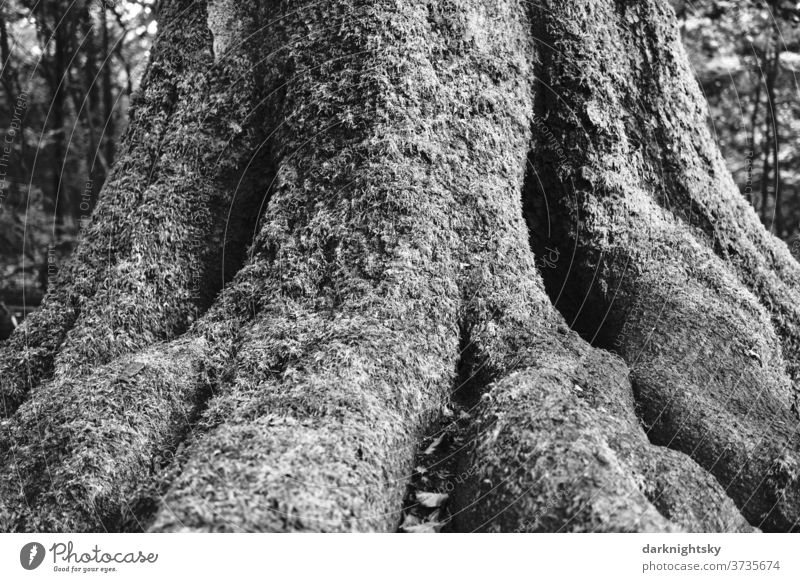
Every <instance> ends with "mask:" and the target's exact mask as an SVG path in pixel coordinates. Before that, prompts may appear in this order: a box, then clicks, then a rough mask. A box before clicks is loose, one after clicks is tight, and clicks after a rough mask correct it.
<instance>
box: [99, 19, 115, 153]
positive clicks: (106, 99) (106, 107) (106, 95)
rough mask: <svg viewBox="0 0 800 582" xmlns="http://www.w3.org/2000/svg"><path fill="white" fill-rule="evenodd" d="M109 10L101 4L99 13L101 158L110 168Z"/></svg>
mask: <svg viewBox="0 0 800 582" xmlns="http://www.w3.org/2000/svg"><path fill="white" fill-rule="evenodd" d="M108 10H111V9H110V8H108V7H107V6H105V5H103V9H102V10H101V11H100V14H101V17H100V18H101V20H100V22H101V26H102V27H103V30H102V50H103V53H102V54H104V55H106V57H107V60H106V62H105V65H104V66H103V120H104V123H105V131H104V133H103V136H102V141H103V158H104V161H105V164H104V166H105V167H106V168H110V167H111V165H112V164H113V163H114V137H115V133H116V124H115V123H114V98H113V85H112V81H111V53H110V52H109V39H108V34H109V24H108V19H107V18H108V17H107V12H108Z"/></svg>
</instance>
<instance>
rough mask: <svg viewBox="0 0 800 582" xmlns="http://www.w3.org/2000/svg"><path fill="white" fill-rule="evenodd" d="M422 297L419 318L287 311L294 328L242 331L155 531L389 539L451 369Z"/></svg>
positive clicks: (445, 330) (450, 329) (444, 340)
mask: <svg viewBox="0 0 800 582" xmlns="http://www.w3.org/2000/svg"><path fill="white" fill-rule="evenodd" d="M426 299H430V300H431V301H432V302H433V304H432V305H430V307H429V309H431V311H430V312H427V310H420V311H418V312H416V313H415V312H413V311H404V312H403V311H397V312H395V313H389V312H386V311H384V313H382V315H381V317H380V318H379V319H375V318H374V317H369V316H365V315H359V314H356V313H353V311H352V310H349V309H345V310H344V312H345V313H348V312H349V313H350V314H349V315H345V314H343V313H341V312H340V313H339V314H336V315H334V314H330V315H328V314H324V315H311V314H297V313H296V312H294V309H292V311H293V312H294V314H295V315H299V316H300V319H299V321H298V320H295V318H294V317H291V318H287V317H286V316H285V315H283V314H281V315H279V316H271V317H265V318H263V320H262V321H260V322H259V323H258V324H256V325H254V326H253V328H252V329H251V330H250V332H249V333H248V334H247V336H246V337H245V338H244V343H243V349H242V352H241V353H240V355H239V358H238V360H237V367H238V369H239V375H238V379H237V381H236V382H235V385H234V386H233V387H231V388H229V389H228V390H227V391H226V393H225V394H224V395H220V396H218V397H216V398H215V399H214V400H213V401H212V405H211V407H210V409H209V410H208V411H206V413H205V414H204V416H203V422H202V423H201V425H200V426H199V427H198V430H197V431H196V432H195V435H194V438H193V439H192V441H191V443H190V445H189V447H188V449H187V451H186V454H187V456H188V458H189V460H188V461H187V463H186V465H185V466H184V467H183V471H182V473H181V475H180V477H179V478H178V480H177V482H175V483H174V484H173V486H172V488H171V490H170V492H169V494H168V495H167V496H166V498H165V501H164V504H163V508H162V510H161V511H160V513H159V516H158V518H157V520H156V523H155V524H154V526H153V528H154V530H156V531H161V530H193V531H198V530H199V531H301V530H311V531H374V530H390V529H392V528H394V527H396V526H397V522H398V519H399V511H400V502H401V500H402V497H403V492H404V489H405V487H406V484H407V481H408V479H409V478H410V474H411V473H410V472H411V470H412V461H413V458H414V453H415V452H416V446H417V443H418V442H419V439H420V438H421V435H422V432H423V430H424V429H425V428H426V427H427V425H428V423H429V422H430V421H431V420H432V419H433V418H435V416H436V415H437V414H438V412H439V411H440V410H441V407H442V404H443V403H444V401H445V400H446V397H447V394H448V388H449V386H450V385H451V383H452V381H453V374H454V369H455V357H456V353H457V335H456V330H455V327H454V325H453V323H452V322H451V325H450V326H447V325H441V323H442V322H441V319H440V317H439V315H440V313H441V312H439V313H436V312H437V311H438V309H441V307H442V305H437V304H436V302H435V301H433V298H431V297H428V298H426ZM287 307H289V306H287ZM292 307H296V306H292ZM365 307H367V306H365ZM437 308H438V309H437ZM367 311H369V309H367ZM437 320H438V321H437ZM434 322H436V323H434Z"/></svg>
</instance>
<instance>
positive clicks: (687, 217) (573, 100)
mask: <svg viewBox="0 0 800 582" xmlns="http://www.w3.org/2000/svg"><path fill="white" fill-rule="evenodd" d="M589 26H591V27H592V29H593V30H597V31H599V32H598V33H597V34H592V35H587V34H586V32H585V31H586V29H587V27H589ZM537 34H538V35H539V36H540V37H541V40H542V46H543V47H544V48H543V53H542V59H541V67H540V78H541V82H542V86H541V88H540V90H539V94H540V95H541V96H542V98H541V99H540V100H539V102H538V110H537V113H538V117H537V121H536V127H537V128H539V131H538V132H536V135H537V138H538V139H537V143H536V145H535V147H534V153H533V155H532V156H531V162H532V165H533V168H534V171H533V172H532V176H531V187H530V188H529V197H528V201H527V202H528V204H527V207H528V211H529V215H530V217H531V222H532V223H533V225H534V226H533V227H532V238H533V240H534V246H535V247H536V248H538V249H539V250H540V252H544V251H545V249H547V248H551V247H554V248H556V249H559V250H560V256H561V257H564V258H565V259H566V260H564V261H563V263H562V264H560V265H559V268H556V269H551V270H549V271H546V273H545V274H546V276H547V278H548V288H549V290H550V293H551V295H552V296H553V297H554V300H555V301H556V304H557V305H558V307H559V308H560V309H561V310H562V311H563V312H564V313H565V314H566V316H567V319H568V320H570V321H571V322H574V323H575V325H576V327H577V328H578V329H580V330H581V331H582V332H583V334H584V336H585V337H587V339H589V340H590V341H592V342H593V343H595V344H596V345H599V346H601V347H606V348H609V349H614V350H616V351H618V352H619V353H620V355H622V356H623V358H624V359H625V360H626V361H627V362H628V364H629V365H630V366H631V373H632V376H631V378H632V382H633V386H634V391H635V393H636V396H637V405H638V410H639V414H640V416H641V417H642V420H643V421H644V423H645V425H646V427H647V431H648V435H649V437H650V439H651V440H652V441H653V442H656V443H659V444H663V445H665V446H669V447H671V448H674V449H676V450H680V451H683V452H685V453H687V454H689V455H691V456H692V458H694V459H695V460H696V461H697V462H698V463H700V464H701V465H702V466H703V467H704V468H705V469H706V470H708V471H710V472H711V473H712V474H714V475H715V476H716V478H717V479H718V481H719V482H720V484H721V485H722V486H723V488H724V489H725V491H727V492H728V494H729V495H730V496H731V497H732V498H733V499H734V500H735V501H736V503H737V505H738V506H739V508H740V510H741V511H742V513H743V514H744V515H745V516H746V517H747V518H748V520H749V521H750V522H751V523H752V524H753V525H756V526H759V527H764V528H767V529H771V530H788V529H791V528H794V527H796V525H797V521H798V518H800V514H798V510H800V504H798V501H800V499H798V481H797V479H798V458H797V450H798V444H800V443H798V438H797V427H798V415H797V408H796V397H797V390H796V386H795V381H796V374H797V358H798V352H797V346H798V343H797V330H798V315H799V314H798V307H797V306H798V299H799V298H800V296H799V295H798V285H797V283H798V275H799V274H800V269H799V268H798V265H797V263H796V262H794V260H793V259H792V258H791V257H790V255H789V252H788V250H787V248H786V247H785V245H784V244H783V243H781V242H780V241H778V240H777V239H775V238H774V237H772V236H771V235H769V234H768V233H767V232H766V231H765V230H764V229H763V228H762V227H761V226H760V224H759V221H758V219H757V217H756V215H755V212H754V211H753V210H752V208H751V207H750V206H749V205H748V204H747V202H746V201H745V199H744V198H743V197H742V196H741V195H740V193H739V192H738V191H737V189H736V187H735V185H734V184H733V181H732V179H731V177H730V174H729V173H728V172H727V171H726V169H725V166H724V163H723V160H722V159H721V157H720V154H719V151H718V149H717V147H716V145H715V144H714V142H713V140H712V138H711V135H710V133H709V131H708V129H707V125H706V123H705V120H706V112H705V105H704V101H703V99H702V97H701V95H700V93H699V89H698V87H697V83H696V81H695V80H694V78H693V76H692V74H691V71H690V70H689V66H688V61H687V59H686V57H685V56H684V53H683V49H682V47H681V44H680V38H679V35H678V32H677V27H676V26H675V23H674V17H673V15H672V13H671V10H670V8H669V7H668V6H667V5H666V3H663V2H658V1H655V0H651V1H647V2H639V3H636V4H632V3H628V2H594V1H584V2H573V3H570V4H569V5H560V4H557V3H549V2H545V3H544V5H543V8H542V9H541V11H540V12H539V19H538V27H537Z"/></svg>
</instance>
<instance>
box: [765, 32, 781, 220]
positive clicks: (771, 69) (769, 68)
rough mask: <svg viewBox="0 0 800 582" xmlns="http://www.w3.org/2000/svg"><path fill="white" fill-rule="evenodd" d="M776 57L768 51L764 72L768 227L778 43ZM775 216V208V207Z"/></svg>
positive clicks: (766, 218)
mask: <svg viewBox="0 0 800 582" xmlns="http://www.w3.org/2000/svg"><path fill="white" fill-rule="evenodd" d="M773 50H774V56H773V58H772V59H770V50H769V49H768V50H767V51H766V53H765V54H764V70H766V75H765V77H764V84H765V86H766V91H767V115H765V116H764V164H763V167H762V172H761V222H762V223H763V224H764V225H766V224H769V222H770V217H769V205H768V202H769V186H770V173H771V171H772V169H773V168H774V169H775V170H776V171H777V165H775V164H773V165H772V167H771V166H770V164H771V162H772V160H773V155H775V156H777V150H775V151H774V152H773V149H775V146H776V143H775V141H776V136H775V133H774V130H775V103H774V101H773V99H774V95H775V73H776V64H775V63H776V62H777V55H778V43H777V42H775V46H774V47H773ZM773 215H774V207H773Z"/></svg>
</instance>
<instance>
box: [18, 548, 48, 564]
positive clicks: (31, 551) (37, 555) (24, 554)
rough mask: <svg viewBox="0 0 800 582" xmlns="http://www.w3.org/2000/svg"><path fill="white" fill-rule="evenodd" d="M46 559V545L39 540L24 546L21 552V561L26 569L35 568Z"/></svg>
mask: <svg viewBox="0 0 800 582" xmlns="http://www.w3.org/2000/svg"><path fill="white" fill-rule="evenodd" d="M43 561H44V546H43V545H42V544H40V543H38V542H31V543H29V544H25V545H24V546H22V549H21V550H20V552H19V563H20V564H22V567H23V568H25V569H26V570H35V569H36V568H38V567H39V566H41V565H42V562H43Z"/></svg>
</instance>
